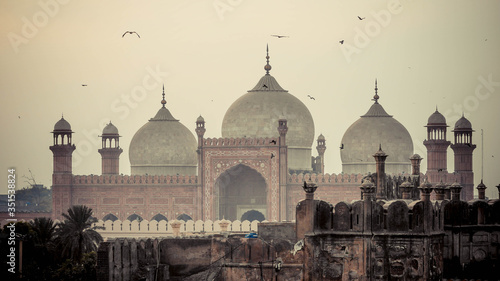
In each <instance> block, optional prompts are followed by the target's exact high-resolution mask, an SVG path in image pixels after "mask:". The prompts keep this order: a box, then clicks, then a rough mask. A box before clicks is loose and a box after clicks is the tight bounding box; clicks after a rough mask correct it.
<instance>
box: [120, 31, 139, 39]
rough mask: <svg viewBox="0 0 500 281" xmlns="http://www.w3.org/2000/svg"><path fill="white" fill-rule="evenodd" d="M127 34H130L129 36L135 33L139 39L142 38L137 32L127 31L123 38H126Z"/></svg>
mask: <svg viewBox="0 0 500 281" xmlns="http://www.w3.org/2000/svg"><path fill="white" fill-rule="evenodd" d="M127 33H129V34H133V33H135V35H137V37H139V38H141V36H139V34H138V33H137V32H135V31H125V33H123V35H122V38H123V36H125V34H127Z"/></svg>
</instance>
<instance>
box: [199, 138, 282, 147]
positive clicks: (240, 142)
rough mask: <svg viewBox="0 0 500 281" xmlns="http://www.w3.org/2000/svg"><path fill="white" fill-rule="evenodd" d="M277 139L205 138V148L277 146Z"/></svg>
mask: <svg viewBox="0 0 500 281" xmlns="http://www.w3.org/2000/svg"><path fill="white" fill-rule="evenodd" d="M277 139H278V138H277V137H276V138H204V139H203V146H204V147H207V146H277V145H276V144H273V143H272V142H271V141H273V140H274V141H277Z"/></svg>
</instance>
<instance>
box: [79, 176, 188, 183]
mask: <svg viewBox="0 0 500 281" xmlns="http://www.w3.org/2000/svg"><path fill="white" fill-rule="evenodd" d="M72 183H73V184H75V185H78V184H85V185H92V184H99V185H100V184H167V185H168V184H171V185H193V184H197V183H198V176H196V175H174V176H163V175H161V176H158V175H154V176H153V175H131V176H129V175H75V176H73V181H72Z"/></svg>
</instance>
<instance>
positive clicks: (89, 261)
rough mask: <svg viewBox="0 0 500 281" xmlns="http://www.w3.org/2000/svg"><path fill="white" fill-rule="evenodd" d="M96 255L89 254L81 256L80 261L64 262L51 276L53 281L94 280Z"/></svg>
mask: <svg viewBox="0 0 500 281" xmlns="http://www.w3.org/2000/svg"><path fill="white" fill-rule="evenodd" d="M96 268H97V254H96V252H89V253H85V254H83V255H82V258H81V261H80V262H76V261H74V260H71V259H67V260H66V261H64V262H63V263H62V265H61V267H59V269H57V270H56V271H55V273H54V275H53V280H61V281H66V280H67V281H87V280H96V278H97V277H96Z"/></svg>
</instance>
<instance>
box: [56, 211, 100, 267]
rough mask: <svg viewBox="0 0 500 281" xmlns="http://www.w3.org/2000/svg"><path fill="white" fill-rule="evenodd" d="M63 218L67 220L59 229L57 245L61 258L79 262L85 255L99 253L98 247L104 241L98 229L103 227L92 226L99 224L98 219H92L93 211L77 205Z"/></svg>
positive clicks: (60, 224)
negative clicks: (93, 252) (95, 223)
mask: <svg viewBox="0 0 500 281" xmlns="http://www.w3.org/2000/svg"><path fill="white" fill-rule="evenodd" d="M62 216H63V217H64V218H65V220H64V221H63V222H62V223H59V228H58V229H57V245H58V247H59V249H60V250H61V256H62V257H63V258H70V259H72V260H73V261H76V262H79V261H81V259H82V256H83V254H84V253H89V252H92V251H97V246H98V245H99V243H100V242H102V241H103V239H102V236H101V235H100V234H99V233H98V232H97V231H96V229H102V228H103V227H98V226H92V224H93V223H94V222H97V219H96V218H93V217H92V209H91V208H88V207H87V206H82V205H75V206H72V207H71V208H69V209H68V213H67V214H64V213H63V214H62Z"/></svg>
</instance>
